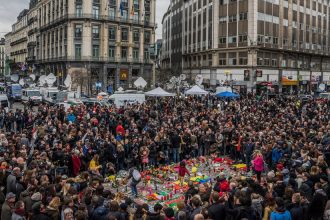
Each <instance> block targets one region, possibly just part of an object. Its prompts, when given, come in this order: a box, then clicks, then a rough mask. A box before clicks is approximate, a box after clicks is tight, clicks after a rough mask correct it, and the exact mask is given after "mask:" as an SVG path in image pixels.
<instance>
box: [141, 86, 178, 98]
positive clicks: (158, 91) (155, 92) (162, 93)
mask: <svg viewBox="0 0 330 220" xmlns="http://www.w3.org/2000/svg"><path fill="white" fill-rule="evenodd" d="M145 95H146V96H155V97H166V96H175V94H173V93H169V92H166V91H165V90H164V89H162V88H160V87H157V88H156V89H153V90H151V91H149V92H146V93H145Z"/></svg>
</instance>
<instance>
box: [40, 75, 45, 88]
mask: <svg viewBox="0 0 330 220" xmlns="http://www.w3.org/2000/svg"><path fill="white" fill-rule="evenodd" d="M45 83H46V76H45V75H42V76H40V77H39V85H41V86H43V85H45Z"/></svg>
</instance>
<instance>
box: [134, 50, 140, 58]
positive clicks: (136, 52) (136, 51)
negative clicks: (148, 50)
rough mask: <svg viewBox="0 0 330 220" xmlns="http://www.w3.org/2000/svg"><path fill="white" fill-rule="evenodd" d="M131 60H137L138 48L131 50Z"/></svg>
mask: <svg viewBox="0 0 330 220" xmlns="http://www.w3.org/2000/svg"><path fill="white" fill-rule="evenodd" d="M133 59H134V60H139V48H133Z"/></svg>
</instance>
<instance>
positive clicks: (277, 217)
mask: <svg viewBox="0 0 330 220" xmlns="http://www.w3.org/2000/svg"><path fill="white" fill-rule="evenodd" d="M270 220H291V214H290V212H289V211H285V212H283V213H278V212H272V213H271V214H270Z"/></svg>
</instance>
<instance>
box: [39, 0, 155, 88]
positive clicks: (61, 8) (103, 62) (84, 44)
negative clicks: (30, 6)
mask: <svg viewBox="0 0 330 220" xmlns="http://www.w3.org/2000/svg"><path fill="white" fill-rule="evenodd" d="M155 4H156V1H155V0H84V1H82V0H58V1H54V0H41V1H39V2H38V4H37V5H36V8H37V14H38V15H37V16H38V17H37V22H38V27H39V35H37V36H36V43H37V49H36V56H37V66H38V68H40V69H41V72H44V73H49V72H53V73H54V74H56V75H57V76H58V77H59V80H60V81H61V80H63V79H64V78H65V76H66V74H70V75H71V77H72V79H73V82H74V83H75V84H76V85H81V86H82V87H84V88H85V89H87V91H95V90H96V83H101V85H102V87H103V88H106V87H108V86H112V87H113V88H118V87H124V88H125V87H126V88H127V87H131V86H132V83H133V82H134V80H135V79H137V78H138V77H139V76H142V77H144V78H145V79H146V80H147V81H148V82H149V83H150V84H151V83H152V81H153V77H154V76H153V63H152V61H151V60H150V48H151V46H152V45H154V43H155V28H156V24H155V11H156V8H155V6H156V5H155ZM150 84H149V85H150Z"/></svg>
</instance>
